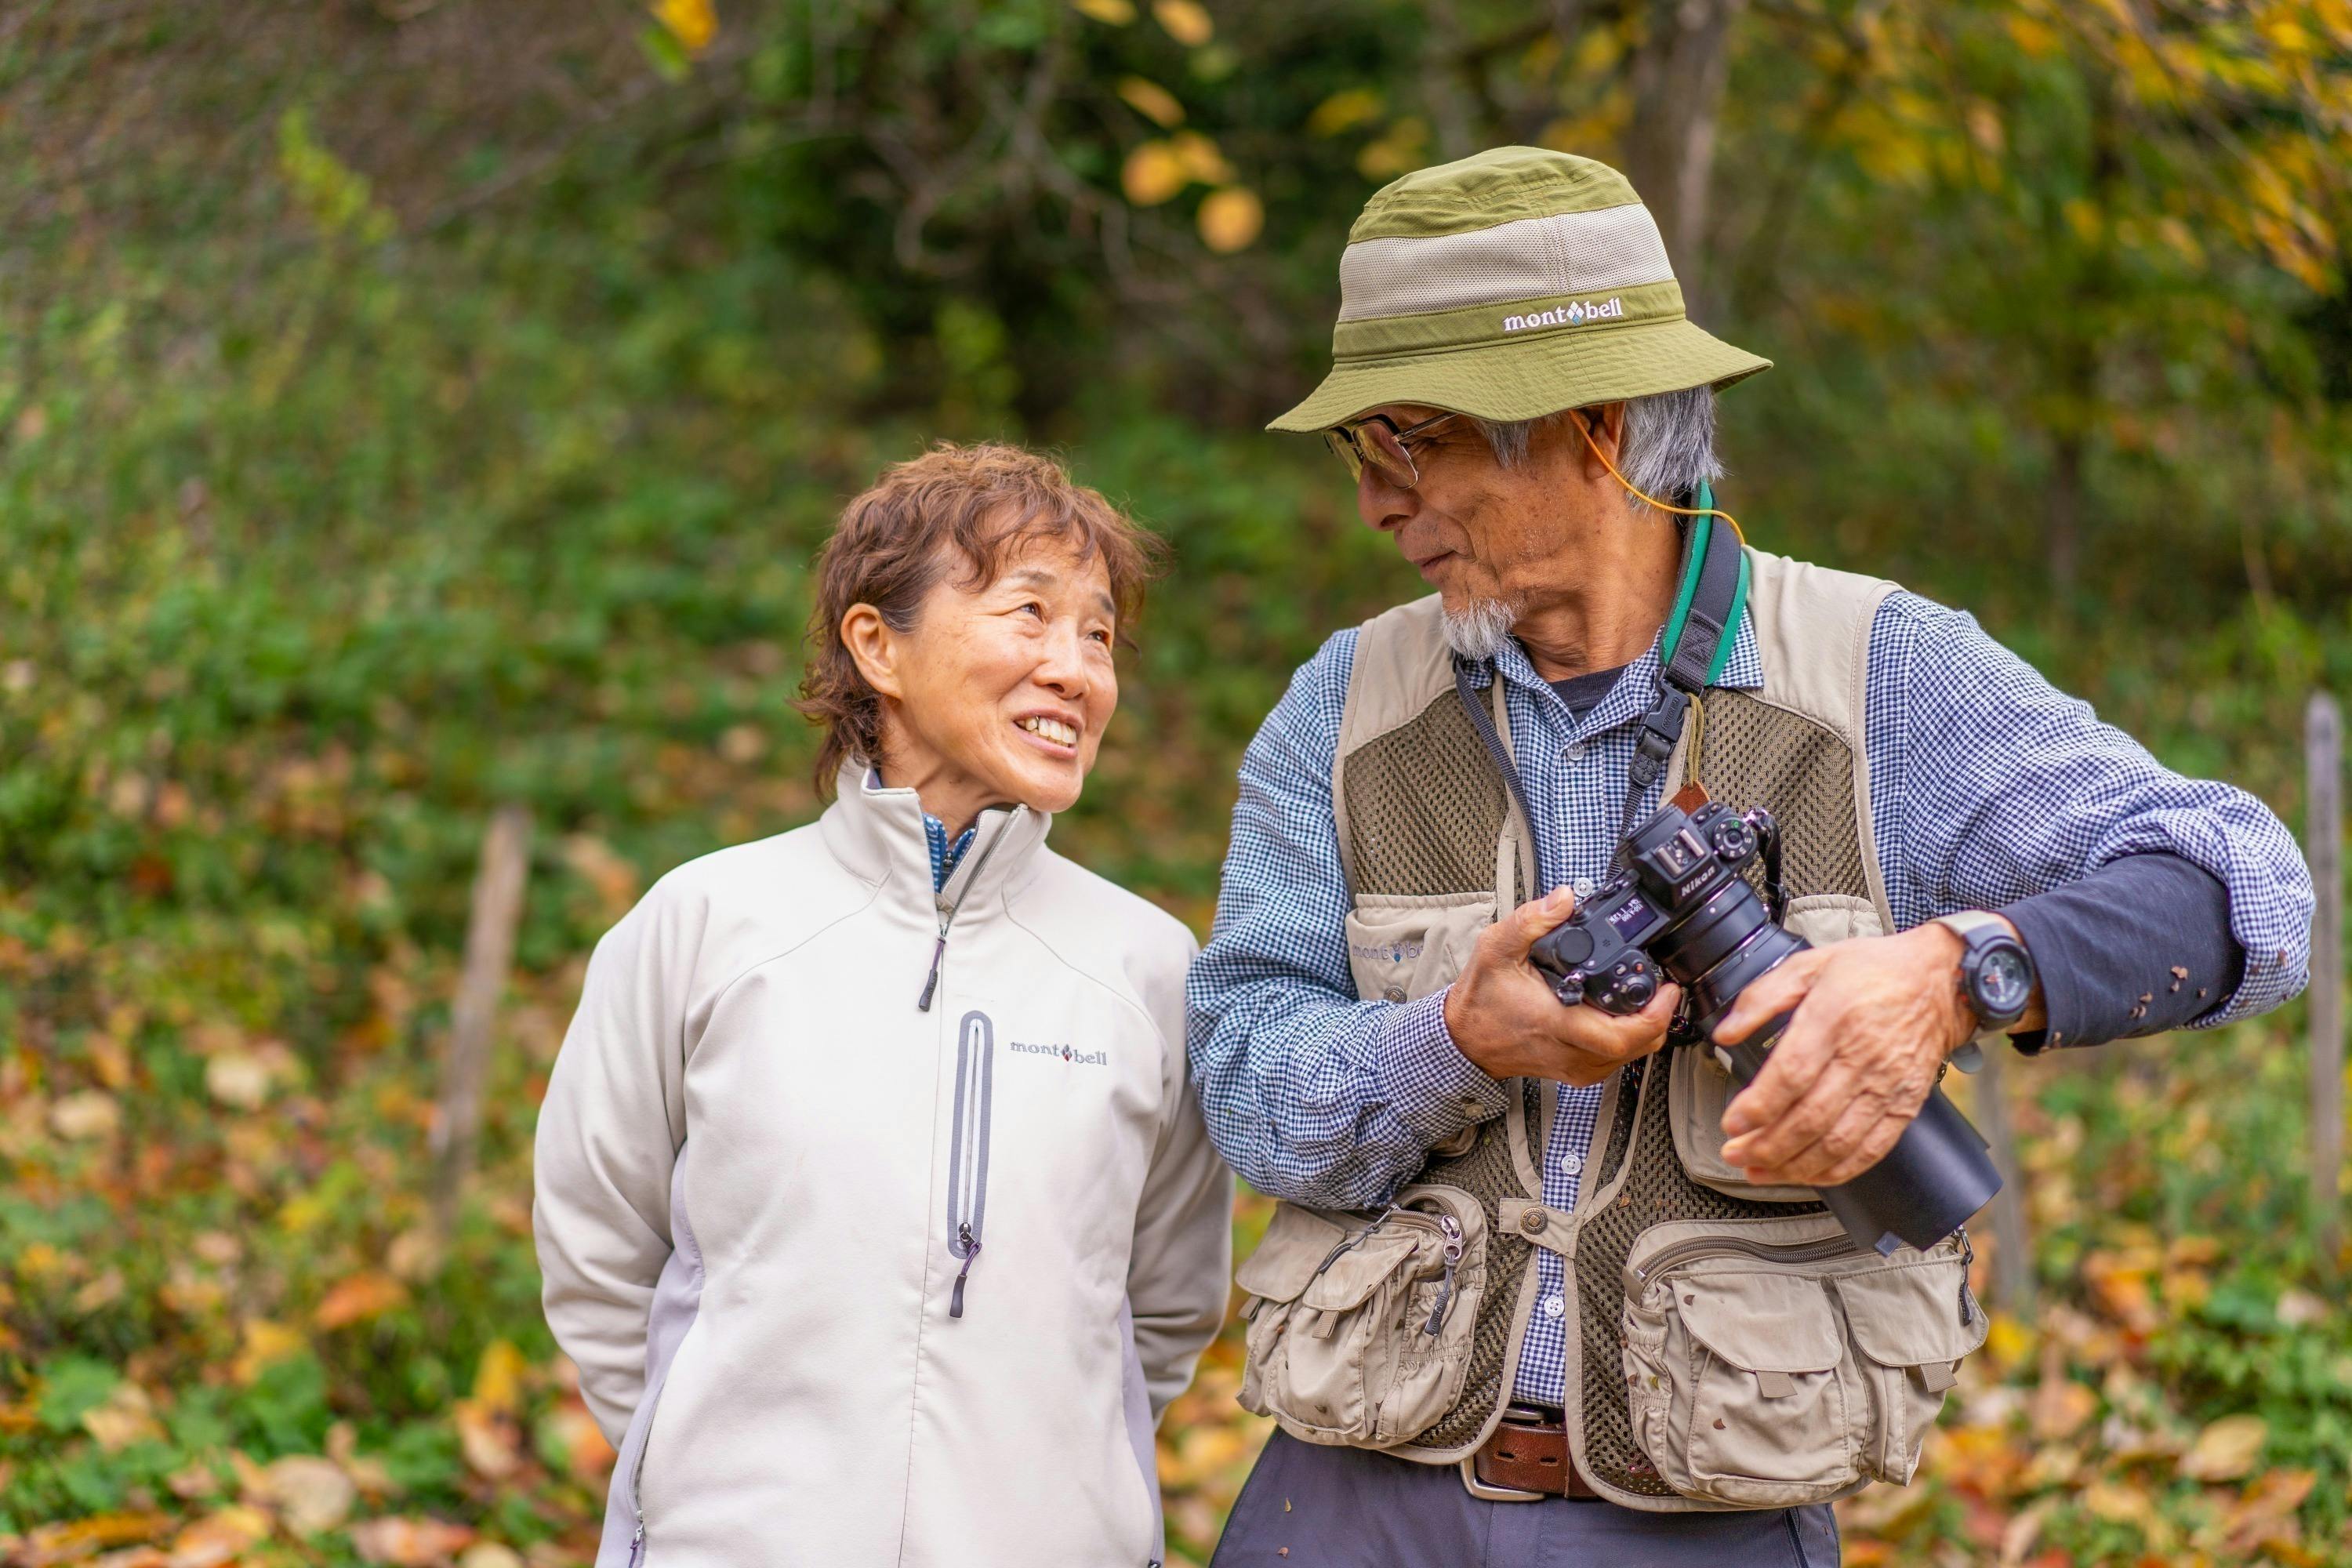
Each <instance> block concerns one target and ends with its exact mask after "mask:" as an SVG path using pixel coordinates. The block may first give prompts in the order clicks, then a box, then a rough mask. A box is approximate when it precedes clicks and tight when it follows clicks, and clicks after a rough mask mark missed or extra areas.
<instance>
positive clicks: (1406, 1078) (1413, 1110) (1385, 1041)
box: [1373, 985, 1506, 1147]
mask: <svg viewBox="0 0 2352 1568" xmlns="http://www.w3.org/2000/svg"><path fill="white" fill-rule="evenodd" d="M1452 990H1453V987H1452V986H1450V985H1449V986H1447V987H1445V988H1444V990H1441V991H1433V992H1432V993H1430V994H1428V995H1426V996H1423V997H1422V998H1421V999H1420V1000H1418V1001H1414V1002H1407V1003H1405V1004H1403V1005H1401V1006H1399V1007H1398V1008H1397V1009H1396V1012H1395V1013H1394V1015H1393V1016H1391V1017H1390V1018H1389V1020H1388V1023H1387V1026H1385V1027H1384V1028H1383V1029H1382V1030H1381V1038H1380V1043H1379V1046H1378V1047H1377V1050H1376V1053H1375V1056H1374V1058H1373V1071H1374V1072H1375V1073H1376V1074H1377V1075H1378V1077H1379V1079H1380V1080H1381V1089H1382V1090H1383V1095H1382V1098H1384V1099H1385V1100H1387V1101H1388V1103H1389V1105H1390V1106H1391V1108H1392V1109H1393V1110H1395V1112H1396V1114H1397V1116H1398V1118H1399V1119H1400V1120H1401V1121H1403V1122H1404V1124H1405V1125H1406V1126H1408V1127H1410V1128H1412V1130H1413V1131H1414V1132H1415V1133H1417V1134H1419V1135H1420V1137H1421V1139H1422V1142H1423V1147H1427V1146H1429V1145H1431V1144H1434V1143H1441V1142H1444V1141H1445V1140H1446V1139H1448V1138H1451V1137H1452V1136H1454V1134H1455V1133H1456V1132H1459V1131H1462V1129H1464V1128H1465V1127H1468V1126H1471V1125H1472V1124H1474V1123H1475V1122H1480V1121H1489V1120H1491V1119H1492V1118H1494V1117H1497V1116H1500V1115H1501V1114H1502V1113H1503V1108H1504V1105H1505V1103H1506V1101H1505V1099H1504V1095H1503V1086H1502V1085H1501V1084H1498V1083H1496V1081H1495V1080H1494V1079H1491V1078H1488V1077H1487V1076H1486V1073H1485V1072H1484V1071H1482V1070H1481V1069H1480V1068H1479V1067H1478V1065H1477V1064H1476V1063H1475V1062H1473V1061H1472V1060H1471V1059H1470V1058H1468V1057H1465V1056H1464V1055H1463V1054H1462V1050H1461V1047H1458V1046H1456V1045H1455V1044H1454V1032H1453V1031H1452V1030H1451V1029H1448V1028H1447V1027H1446V1026H1445V997H1446V994H1447V993H1448V992H1450V991H1452Z"/></svg>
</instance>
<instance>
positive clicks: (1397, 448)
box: [1323, 414, 1462, 490]
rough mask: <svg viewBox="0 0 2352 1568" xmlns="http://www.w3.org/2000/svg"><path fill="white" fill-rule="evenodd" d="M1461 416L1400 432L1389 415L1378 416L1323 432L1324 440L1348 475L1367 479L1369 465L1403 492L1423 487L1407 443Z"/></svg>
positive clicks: (1433, 419)
mask: <svg viewBox="0 0 2352 1568" xmlns="http://www.w3.org/2000/svg"><path fill="white" fill-rule="evenodd" d="M1461 417H1462V416H1461V415H1459V414H1439V415H1436V416H1433V417H1431V418H1428V419H1424V420H1423V421H1421V422H1420V423H1419V424H1417V425H1408V426H1405V427H1404V428H1403V429H1402V430H1400V429H1398V428H1397V427H1396V423H1395V421H1393V420H1391V418H1390V417H1389V416H1387V415H1385V414H1375V415H1373V416H1371V417H1370V418H1369V419H1350V420H1349V421H1348V422H1347V423H1346V424H1344V425H1335V426H1332V427H1331V428H1330V429H1328V430H1326V431H1324V432H1323V440H1324V442H1325V444H1326V445H1328V447H1330V448H1331V450H1332V451H1334V452H1337V453H1338V454H1339V460H1340V461H1341V462H1343V463H1345V464H1347V465H1348V472H1349V473H1350V474H1353V475H1354V476H1356V477H1357V478H1358V479H1361V478H1363V474H1364V468H1365V467H1366V465H1368V464H1369V465H1370V467H1371V468H1374V469H1375V470H1377V471H1378V472H1379V474H1380V476H1381V478H1382V479H1386V480H1388V481H1389V483H1391V484H1392V485H1394V486H1396V487H1397V489H1403V490H1409V489H1412V488H1413V487H1414V486H1415V485H1418V484H1419V483H1421V470H1420V469H1419V468H1415V467H1414V466H1413V461H1412V447H1411V446H1409V445H1408V444H1407V443H1409V442H1412V441H1413V440H1415V439H1416V438H1425V437H1427V435H1428V433H1429V432H1430V431H1432V430H1434V429H1436V428H1437V427H1438V426H1441V425H1444V424H1445V423H1447V422H1448V421H1450V420H1454V419H1459V418H1461Z"/></svg>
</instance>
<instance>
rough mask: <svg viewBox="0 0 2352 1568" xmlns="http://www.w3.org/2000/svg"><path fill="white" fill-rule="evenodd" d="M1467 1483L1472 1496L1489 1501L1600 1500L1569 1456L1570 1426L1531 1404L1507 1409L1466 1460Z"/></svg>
mask: <svg viewBox="0 0 2352 1568" xmlns="http://www.w3.org/2000/svg"><path fill="white" fill-rule="evenodd" d="M1462 1482H1463V1485H1465V1486H1466V1487H1468V1488H1469V1489H1470V1495H1471V1496H1473V1497H1479V1498H1485V1499H1486V1500H1488V1501H1490V1502H1540V1501H1542V1500H1544V1499H1546V1498H1554V1497H1567V1498H1584V1499H1597V1498H1599V1497H1600V1496H1601V1494H1600V1493H1599V1492H1597V1491H1594V1490H1593V1489H1592V1483H1591V1482H1590V1481H1588V1480H1586V1479H1584V1478H1583V1477H1582V1476H1580V1475H1579V1474H1578V1473H1577V1469H1576V1464H1575V1461H1574V1460H1573V1459H1571V1458H1570V1457H1569V1452H1568V1427H1567V1426H1566V1425H1565V1424H1564V1423H1563V1422H1562V1421H1561V1419H1560V1418H1559V1416H1558V1415H1555V1414H1554V1413H1552V1412H1551V1411H1548V1410H1538V1409H1536V1408H1535V1407H1534V1406H1532V1405H1512V1406H1510V1407H1509V1408H1508V1409H1507V1410H1505V1411H1504V1412H1503V1419H1502V1422H1501V1424H1500V1425H1498V1426H1496V1428H1495V1431H1494V1435H1493V1436H1490V1437H1488V1438H1487V1439H1486V1441H1485V1442H1484V1443H1482V1444H1480V1445H1479V1446H1478V1451H1477V1452H1476V1453H1475V1454H1473V1455H1471V1456H1470V1457H1469V1458H1466V1459H1465V1460H1463V1461H1462Z"/></svg>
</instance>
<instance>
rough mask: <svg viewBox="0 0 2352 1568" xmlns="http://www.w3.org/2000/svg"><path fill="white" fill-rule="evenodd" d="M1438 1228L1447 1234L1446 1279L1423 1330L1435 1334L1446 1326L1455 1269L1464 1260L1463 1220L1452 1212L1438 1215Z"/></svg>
mask: <svg viewBox="0 0 2352 1568" xmlns="http://www.w3.org/2000/svg"><path fill="white" fill-rule="evenodd" d="M1437 1228H1438V1229H1439V1230H1441V1231H1443V1232H1444V1235H1445V1280H1444V1283H1443V1284H1441V1285H1439V1286H1438V1288H1437V1305H1436V1306H1434V1307H1433V1308H1431V1309H1430V1312H1429V1321H1428V1322H1427V1323H1425V1324H1423V1326H1422V1332H1423V1333H1424V1334H1433V1333H1435V1332H1436V1331H1438V1330H1440V1329H1442V1328H1444V1326H1445V1310H1446V1309H1447V1308H1448V1307H1451V1306H1453V1305H1454V1268H1455V1267H1456V1266H1457V1265H1458V1264H1460V1263H1461V1261H1462V1222H1461V1221H1460V1220H1458V1219H1455V1218H1454V1216H1453V1215H1450V1214H1441V1215H1438V1216H1437Z"/></svg>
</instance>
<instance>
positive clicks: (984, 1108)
mask: <svg viewBox="0 0 2352 1568" xmlns="http://www.w3.org/2000/svg"><path fill="white" fill-rule="evenodd" d="M995 1058H996V1026H995V1024H994V1023H992V1021H991V1020H990V1018H989V1016H988V1015H987V1014H985V1013H982V1012H981V1011H979V1010H978V1009H974V1010H973V1011H971V1012H969V1013H966V1014H965V1015H964V1016H963V1021H962V1022H961V1023H960V1024H958V1025H957V1026H956V1086H955V1128H954V1131H952V1132H951V1133H950V1136H949V1142H948V1256H950V1258H955V1259H956V1260H957V1261H958V1263H959V1264H961V1267H960V1268H958V1269H957V1270H956V1277H955V1286H954V1288H953V1289H952V1290H950V1293H949V1296H948V1316H949V1317H950V1318H961V1317H962V1316H963V1291H964V1283H965V1281H967V1280H968V1279H971V1266H972V1265H973V1264H975V1263H977V1262H979V1261H980V1248H981V1242H982V1233H983V1231H984V1229H985V1225H986V1221H987V1217H988V1123H989V1112H990V1110H991V1109H992V1105H991V1100H992V1091H993V1087H994V1079H995Z"/></svg>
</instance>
